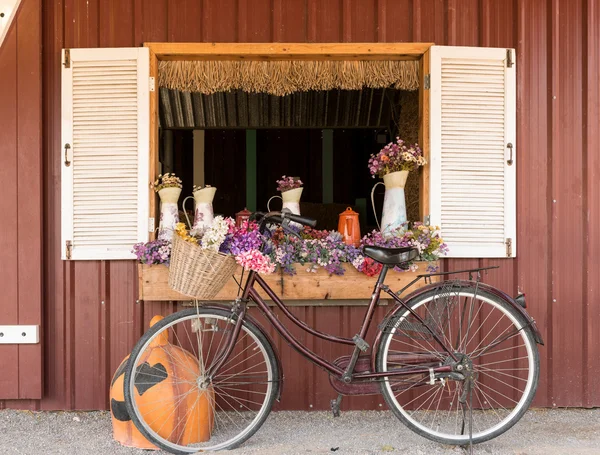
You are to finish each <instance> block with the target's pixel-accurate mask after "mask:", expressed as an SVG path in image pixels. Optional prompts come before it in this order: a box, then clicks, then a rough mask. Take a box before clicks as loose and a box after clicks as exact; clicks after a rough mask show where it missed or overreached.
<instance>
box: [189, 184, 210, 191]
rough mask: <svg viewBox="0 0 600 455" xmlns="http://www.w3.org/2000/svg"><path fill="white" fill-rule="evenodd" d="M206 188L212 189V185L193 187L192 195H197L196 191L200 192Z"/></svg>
mask: <svg viewBox="0 0 600 455" xmlns="http://www.w3.org/2000/svg"><path fill="white" fill-rule="evenodd" d="M206 188H212V186H211V185H204V186H202V185H193V186H192V193H195V192H196V191H200V190H204V189H206Z"/></svg>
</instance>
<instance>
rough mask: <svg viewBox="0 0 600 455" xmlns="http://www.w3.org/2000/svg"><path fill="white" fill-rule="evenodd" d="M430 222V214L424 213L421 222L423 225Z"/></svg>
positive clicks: (427, 224)
mask: <svg viewBox="0 0 600 455" xmlns="http://www.w3.org/2000/svg"><path fill="white" fill-rule="evenodd" d="M430 223H431V215H425V216H424V217H423V224H424V225H425V226H429V224H430Z"/></svg>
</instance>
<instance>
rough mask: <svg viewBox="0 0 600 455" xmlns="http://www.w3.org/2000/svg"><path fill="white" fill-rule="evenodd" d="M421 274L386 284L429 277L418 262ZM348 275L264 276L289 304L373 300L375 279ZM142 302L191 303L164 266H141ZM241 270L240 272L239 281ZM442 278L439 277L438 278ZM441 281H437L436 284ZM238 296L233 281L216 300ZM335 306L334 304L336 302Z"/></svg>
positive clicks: (390, 278)
mask: <svg viewBox="0 0 600 455" xmlns="http://www.w3.org/2000/svg"><path fill="white" fill-rule="evenodd" d="M417 264H418V265H419V269H418V271H417V272H396V271H393V270H392V271H390V272H389V273H388V275H387V278H386V280H385V283H386V284H387V285H388V286H390V288H391V289H393V290H400V289H402V288H403V287H404V286H406V285H407V284H408V283H410V282H411V281H412V280H413V279H414V278H415V277H416V276H417V275H419V274H422V273H425V270H426V269H427V262H418V263H417ZM344 268H345V273H344V275H341V276H340V275H330V274H329V273H328V272H327V271H326V270H325V269H323V268H321V267H320V268H319V269H318V270H317V271H316V272H308V271H307V269H308V266H302V265H300V264H296V272H297V273H296V275H294V276H290V275H285V274H282V273H281V272H278V273H274V274H272V275H264V276H263V278H264V279H265V281H266V282H267V283H268V284H269V286H270V287H271V288H272V289H273V290H274V291H275V292H276V293H277V295H279V296H280V297H281V298H282V299H286V300H321V301H327V300H365V299H370V298H371V294H372V292H373V286H374V284H375V279H376V278H375V277H368V276H367V275H365V274H363V273H360V272H358V271H357V270H356V269H355V268H354V267H353V266H352V265H351V264H344ZM138 274H139V283H140V286H139V294H140V300H146V301H164V300H190V297H187V296H185V295H183V294H179V293H178V292H176V291H173V290H172V289H171V288H170V287H169V284H168V281H169V269H168V268H167V267H166V266H164V265H144V264H139V265H138ZM240 274H241V268H238V270H237V271H236V274H235V276H236V278H237V279H239V277H240ZM434 278H439V277H434ZM434 281H437V280H434ZM424 285H425V283H424V281H423V280H421V281H418V282H417V283H415V284H414V285H413V286H412V287H411V290H414V289H417V288H419V287H421V286H424ZM237 295H238V286H237V284H236V282H235V281H234V280H233V278H232V279H231V280H229V281H228V282H227V284H226V285H225V287H224V288H223V289H222V290H221V292H219V294H218V295H217V296H216V297H215V298H214V299H212V300H234V299H235V298H236V297H237ZM332 303H334V302H332Z"/></svg>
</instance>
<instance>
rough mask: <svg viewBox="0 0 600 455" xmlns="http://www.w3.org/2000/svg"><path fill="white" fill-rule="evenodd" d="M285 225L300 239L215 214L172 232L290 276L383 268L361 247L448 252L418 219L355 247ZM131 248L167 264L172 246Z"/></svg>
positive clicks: (330, 234)
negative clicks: (198, 227) (200, 227)
mask: <svg viewBox="0 0 600 455" xmlns="http://www.w3.org/2000/svg"><path fill="white" fill-rule="evenodd" d="M290 229H295V230H296V231H297V233H298V235H299V236H300V238H298V237H297V236H295V235H291V234H289V233H286V232H284V231H283V229H282V228H281V227H279V228H277V229H276V230H275V231H273V233H271V235H264V236H263V235H261V233H260V232H259V230H258V224H257V223H255V222H248V221H244V223H242V225H241V227H236V226H235V222H234V220H233V219H231V218H224V217H222V216H217V217H215V219H214V221H213V225H212V226H211V227H210V228H209V229H207V230H205V231H204V232H203V233H201V234H200V235H199V236H194V235H191V234H190V232H189V231H188V230H187V229H186V227H185V225H184V224H183V223H178V224H177V226H176V228H175V231H176V233H177V235H179V236H181V237H182V238H183V239H184V240H186V241H188V242H192V243H195V244H198V245H200V246H201V247H202V248H204V249H209V250H212V251H219V252H221V253H224V254H231V255H233V256H235V260H236V262H237V263H238V264H240V265H241V266H242V267H244V268H246V269H249V270H254V271H256V272H258V273H263V274H268V273H273V272H274V271H275V270H276V268H277V267H280V268H281V269H282V270H283V272H284V273H286V274H288V275H294V274H295V273H296V268H295V267H296V264H301V265H302V266H308V268H307V270H308V271H311V272H316V271H317V269H318V268H319V267H323V268H324V269H325V270H327V271H328V272H329V273H331V274H335V275H343V274H344V267H343V264H344V263H348V264H352V265H353V266H354V267H355V268H356V269H357V270H358V271H360V272H362V273H364V274H366V275H368V276H375V275H377V274H378V273H379V272H380V271H381V267H382V266H381V264H379V263H377V262H375V261H373V260H372V259H371V258H368V257H365V256H364V255H363V253H362V248H363V247H364V246H365V245H377V246H383V247H388V248H398V247H407V246H411V247H414V248H416V249H417V250H418V251H419V256H418V257H417V258H415V260H414V261H416V260H420V261H428V262H430V263H431V262H434V261H436V260H437V259H439V257H440V256H442V255H445V254H446V253H447V252H448V246H447V245H446V244H445V243H444V240H443V239H442V237H441V233H440V229H439V228H438V227H434V226H425V225H423V224H422V223H414V224H413V225H412V227H411V228H410V229H406V227H405V226H402V227H401V228H399V229H397V230H395V231H393V232H392V235H391V236H386V237H384V236H383V235H382V234H381V232H380V231H376V230H375V231H373V232H371V233H369V234H367V235H365V236H364V237H363V238H362V240H361V245H360V247H354V246H352V245H346V244H345V243H344V241H343V239H342V236H341V234H340V233H339V232H337V231H326V230H317V229H311V228H308V227H305V228H303V229H298V228H294V227H290ZM263 244H264V245H263ZM261 248H262V251H261ZM134 252H135V253H136V256H137V258H138V260H139V261H140V262H141V263H143V264H167V265H168V262H169V256H170V252H171V248H170V243H168V242H166V241H164V240H155V241H153V242H148V243H146V244H142V243H140V244H136V245H135V246H134ZM414 261H413V262H411V263H409V264H407V266H408V269H409V270H412V271H415V270H416V269H417V266H416V264H414ZM397 270H401V269H399V268H398V269H397ZM427 271H435V267H434V266H433V265H431V264H430V265H429V266H428V267H427Z"/></svg>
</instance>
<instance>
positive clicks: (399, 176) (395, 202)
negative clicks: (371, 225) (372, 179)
mask: <svg viewBox="0 0 600 455" xmlns="http://www.w3.org/2000/svg"><path fill="white" fill-rule="evenodd" d="M407 177H408V171H396V172H391V173H389V174H386V175H384V176H383V185H385V195H384V197H383V213H382V214H381V225H380V226H379V229H380V231H381V233H382V234H383V235H384V237H386V236H388V235H391V233H392V232H393V231H395V230H397V229H398V228H400V227H401V226H402V225H403V224H405V223H406V221H407V219H406V199H405V197H404V186H405V185H406V179H407ZM379 184H381V182H378V183H376V184H375V186H374V187H373V192H374V191H375V187H376V186H377V185H379ZM373 192H371V201H372V203H373V211H375V205H374V200H373ZM375 219H377V214H375Z"/></svg>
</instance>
